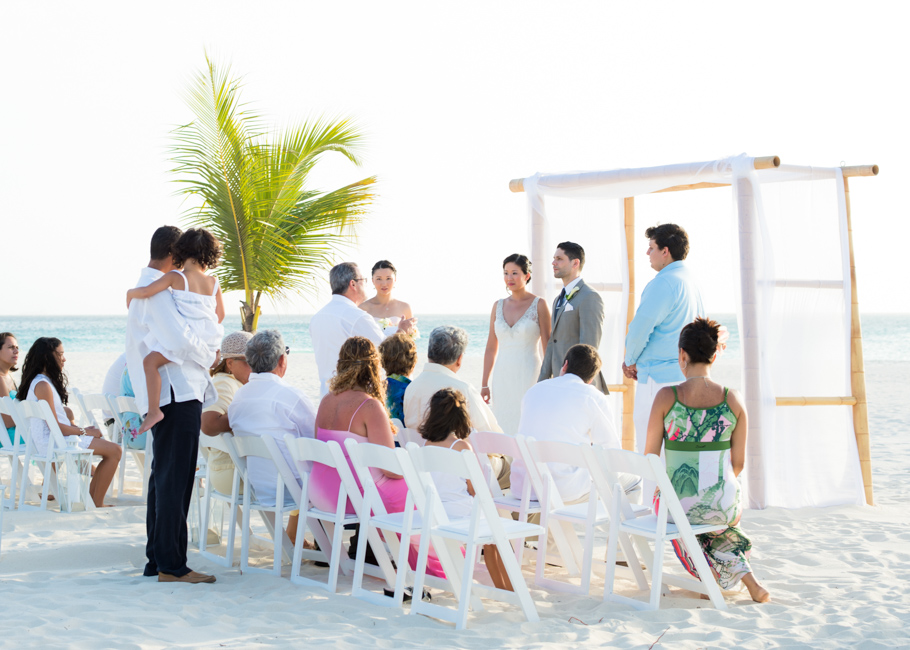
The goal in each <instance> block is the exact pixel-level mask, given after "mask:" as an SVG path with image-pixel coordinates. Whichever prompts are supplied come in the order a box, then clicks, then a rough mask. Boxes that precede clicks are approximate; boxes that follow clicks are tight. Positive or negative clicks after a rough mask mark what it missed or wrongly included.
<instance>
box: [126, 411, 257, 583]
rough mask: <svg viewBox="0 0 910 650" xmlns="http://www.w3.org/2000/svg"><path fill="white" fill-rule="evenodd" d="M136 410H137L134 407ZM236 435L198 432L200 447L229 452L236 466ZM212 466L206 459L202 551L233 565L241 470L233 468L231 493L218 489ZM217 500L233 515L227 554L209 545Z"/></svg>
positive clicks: (229, 529) (201, 520) (237, 461)
mask: <svg viewBox="0 0 910 650" xmlns="http://www.w3.org/2000/svg"><path fill="white" fill-rule="evenodd" d="M133 412H134V413H135V411H133ZM233 438H234V436H233V435H232V434H230V433H222V434H219V435H217V436H207V435H205V434H201V435H200V436H199V447H200V449H208V450H215V451H220V452H223V453H225V454H227V455H228V456H229V457H230V459H231V462H232V463H233V464H234V467H235V468H236V467H237V464H238V463H241V462H243V461H241V460H240V459H239V458H238V457H237V452H236V451H235V450H234V445H233V442H232V440H233ZM211 472H212V466H211V463H206V465H205V476H204V478H205V488H204V491H203V494H202V500H201V504H200V508H199V522H200V526H199V539H198V543H199V552H200V553H201V554H202V555H203V556H205V557H206V558H207V559H209V560H211V561H212V562H215V563H216V564H218V565H220V566H226V567H231V566H233V565H234V546H235V540H236V532H237V519H238V517H237V509H238V508H239V506H240V472H238V471H236V469H235V471H234V475H233V480H232V482H231V493H230V494H224V493H222V492H218V491H217V490H215V488H214V486H213V485H212V479H211ZM214 501H219V502H221V503H222V504H223V507H225V508H228V512H230V515H229V517H228V531H227V547H226V549H225V553H224V555H223V556H222V555H219V554H217V553H213V552H212V551H210V550H209V549H208V530H209V525H210V522H211V521H212V519H213V513H212V510H213V508H212V505H213V502H214ZM223 512H224V511H222V517H221V524H220V529H219V531H220V532H219V536H218V538H219V541H220V539H221V538H222V537H223V536H224V514H223Z"/></svg>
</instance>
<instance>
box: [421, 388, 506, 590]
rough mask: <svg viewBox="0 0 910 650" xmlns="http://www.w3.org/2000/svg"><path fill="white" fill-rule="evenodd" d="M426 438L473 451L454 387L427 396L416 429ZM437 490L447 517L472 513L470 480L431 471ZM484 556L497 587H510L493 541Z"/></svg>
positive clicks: (463, 403)
mask: <svg viewBox="0 0 910 650" xmlns="http://www.w3.org/2000/svg"><path fill="white" fill-rule="evenodd" d="M417 430H418V431H420V435H421V436H422V437H423V439H424V440H426V444H425V446H427V447H445V448H446V449H453V450H455V451H464V450H468V451H472V452H473V451H474V449H473V447H471V443H469V442H468V440H467V438H468V435H470V433H471V416H470V414H469V412H468V401H467V400H466V399H465V396H464V395H462V394H461V392H460V391H458V390H455V389H454V388H443V389H442V390H438V391H436V392H435V393H434V394H433V397H431V398H430V406H429V408H428V409H427V416H426V418H425V419H424V421H423V423H422V424H421V425H420V426H419V427H418V429H417ZM430 475H431V476H432V477H433V482H434V483H435V484H436V491H437V492H438V493H439V498H440V500H441V501H442V507H443V508H444V509H445V511H446V515H447V516H448V517H449V519H462V518H464V517H470V516H471V509H472V507H473V500H474V498H473V495H474V487H473V486H472V485H471V482H470V481H463V480H462V479H460V478H459V477H458V476H456V475H454V474H446V473H443V472H430ZM483 557H484V561H485V562H486V565H487V570H488V571H489V572H490V577H491V578H492V579H493V584H494V585H495V586H496V587H497V588H498V589H506V590H508V591H513V589H512V582H511V581H510V580H509V576H508V574H507V573H506V569H505V566H503V564H502V558H501V557H500V555H499V549H497V548H496V546H495V545H494V544H484V547H483Z"/></svg>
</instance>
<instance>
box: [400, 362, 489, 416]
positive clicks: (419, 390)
mask: <svg viewBox="0 0 910 650" xmlns="http://www.w3.org/2000/svg"><path fill="white" fill-rule="evenodd" d="M442 388H454V389H456V390H459V391H461V394H462V395H464V396H465V398H466V399H467V400H468V411H469V412H470V414H471V426H473V427H474V429H475V430H477V431H495V432H497V433H502V429H501V428H500V426H499V423H498V422H496V416H495V415H493V411H492V410H491V409H490V407H489V406H488V405H487V403H486V402H484V401H483V398H482V397H481V396H480V393H479V392H477V389H476V388H474V386H472V385H471V384H469V383H468V382H466V381H462V380H461V379H459V378H458V376H457V375H456V374H455V373H454V372H452V371H451V370H449V369H448V368H446V367H445V366H442V365H440V364H438V363H432V362H431V363H427V364H426V365H425V366H424V367H423V372H422V373H420V374H419V375H418V376H417V377H416V378H415V379H414V381H412V382H411V383H410V384H408V387H407V388H406V389H405V391H404V425H405V426H406V427H407V428H408V429H417V427H419V426H420V423H421V422H423V418H424V416H425V415H426V410H427V408H428V407H429V405H430V398H431V397H433V394H434V393H436V391H438V390H440V389H442Z"/></svg>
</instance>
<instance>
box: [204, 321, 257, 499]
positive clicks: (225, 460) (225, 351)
mask: <svg viewBox="0 0 910 650" xmlns="http://www.w3.org/2000/svg"><path fill="white" fill-rule="evenodd" d="M251 338H253V335H252V334H251V333H249V332H231V333H230V334H228V335H227V336H225V337H224V339H223V340H222V341H221V363H219V364H218V365H217V366H216V367H215V368H214V369H213V370H212V383H213V384H215V390H216V391H217V392H218V401H216V402H215V403H214V404H212V405H211V406H208V407H206V408H204V409H203V410H202V433H204V434H205V435H207V436H217V435H219V434H221V433H226V432H228V431H230V430H231V424H230V422H229V421H228V407H229V406H230V405H231V402H233V401H234V393H236V392H237V389H238V388H240V387H241V386H243V385H244V384H246V383H247V382H248V381H249V380H250V365H249V364H248V363H247V362H246V357H245V356H244V355H246V344H247V343H248V342H249V340H250V339H251ZM207 451H208V459H207V460H208V464H209V472H210V475H209V479H210V480H211V481H212V487H213V488H214V489H215V490H216V491H218V492H222V493H224V494H230V492H231V487H232V485H231V484H232V482H233V480H234V463H232V462H231V457H230V456H228V455H227V454H226V453H224V452H223V451H219V450H217V449H209V450H207ZM240 493H241V494H243V485H241V486H240Z"/></svg>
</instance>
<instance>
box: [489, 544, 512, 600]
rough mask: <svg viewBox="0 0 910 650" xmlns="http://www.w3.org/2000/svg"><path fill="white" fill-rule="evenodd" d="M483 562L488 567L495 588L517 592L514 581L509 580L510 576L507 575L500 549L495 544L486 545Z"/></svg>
mask: <svg viewBox="0 0 910 650" xmlns="http://www.w3.org/2000/svg"><path fill="white" fill-rule="evenodd" d="M483 561H484V562H485V563H486V565H487V571H489V572H490V577H491V578H492V579H493V586H495V587H496V588H497V589H504V590H505V591H515V590H514V589H512V581H511V580H509V574H508V573H506V567H505V565H504V564H503V563H502V557H501V556H500V555H499V549H498V548H496V546H495V545H494V544H484V546H483Z"/></svg>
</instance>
